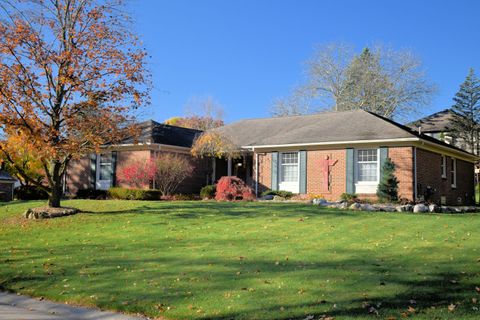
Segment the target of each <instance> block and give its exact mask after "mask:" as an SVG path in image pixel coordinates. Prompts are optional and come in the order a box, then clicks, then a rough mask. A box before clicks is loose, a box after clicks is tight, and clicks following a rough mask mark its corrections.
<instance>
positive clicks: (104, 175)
mask: <svg viewBox="0 0 480 320" xmlns="http://www.w3.org/2000/svg"><path fill="white" fill-rule="evenodd" d="M99 165H100V175H99V180H110V179H111V178H112V155H111V154H105V153H102V154H100V162H99Z"/></svg>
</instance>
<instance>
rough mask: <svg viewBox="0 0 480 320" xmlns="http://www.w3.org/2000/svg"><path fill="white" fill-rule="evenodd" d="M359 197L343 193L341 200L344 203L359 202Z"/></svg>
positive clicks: (354, 194)
mask: <svg viewBox="0 0 480 320" xmlns="http://www.w3.org/2000/svg"><path fill="white" fill-rule="evenodd" d="M357 198H358V196H357V194H356V193H342V195H341V196H340V199H342V200H344V201H355V200H357Z"/></svg>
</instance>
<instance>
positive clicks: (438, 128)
mask: <svg viewBox="0 0 480 320" xmlns="http://www.w3.org/2000/svg"><path fill="white" fill-rule="evenodd" d="M454 116H455V112H454V111H452V109H445V110H443V111H440V112H436V113H434V114H431V115H429V116H426V117H424V118H421V119H418V120H416V121H413V122H411V123H409V124H407V127H409V128H411V129H412V130H416V131H418V132H421V133H423V134H425V135H428V136H431V137H433V138H435V139H438V140H442V141H444V142H446V143H448V144H452V145H454V146H456V147H459V148H460V149H463V150H466V151H468V152H471V153H474V154H479V150H476V148H475V149H474V150H472V148H471V147H470V146H467V145H466V143H465V142H464V141H463V140H462V139H458V138H455V137H454V136H453V134H452V120H453V117H454Z"/></svg>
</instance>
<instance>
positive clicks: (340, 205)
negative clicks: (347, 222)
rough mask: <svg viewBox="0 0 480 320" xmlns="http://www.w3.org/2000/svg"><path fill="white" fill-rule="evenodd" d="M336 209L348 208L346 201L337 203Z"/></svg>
mask: <svg viewBox="0 0 480 320" xmlns="http://www.w3.org/2000/svg"><path fill="white" fill-rule="evenodd" d="M338 209H348V202H342V203H340V204H339V205H338Z"/></svg>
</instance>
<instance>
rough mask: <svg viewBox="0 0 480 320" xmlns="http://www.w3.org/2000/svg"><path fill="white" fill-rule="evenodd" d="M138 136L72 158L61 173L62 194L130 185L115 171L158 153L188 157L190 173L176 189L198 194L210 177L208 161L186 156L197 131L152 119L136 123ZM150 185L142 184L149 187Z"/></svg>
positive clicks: (151, 157)
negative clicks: (191, 166)
mask: <svg viewBox="0 0 480 320" xmlns="http://www.w3.org/2000/svg"><path fill="white" fill-rule="evenodd" d="M139 129H140V130H141V131H140V132H141V133H140V135H139V137H137V138H136V139H135V140H134V139H133V138H130V139H126V140H124V141H123V142H122V143H121V144H118V145H109V146H105V147H103V148H102V149H101V151H100V153H99V154H92V155H90V156H88V157H84V158H82V159H80V160H76V161H72V162H71V164H70V165H69V167H68V169H67V173H66V176H65V193H66V194H70V195H74V194H76V193H77V191H78V190H80V189H96V190H107V189H108V188H110V187H113V186H119V187H133V186H131V185H129V184H128V183H122V182H120V181H119V179H118V178H119V177H118V172H119V171H120V170H121V168H122V167H124V166H128V165H130V164H132V163H134V162H139V161H140V162H141V161H147V160H148V159H153V158H155V157H156V156H157V155H158V154H160V153H165V152H169V153H176V154H181V155H184V156H185V157H188V158H189V159H190V161H191V163H192V164H193V165H194V168H195V170H194V174H193V176H191V177H189V178H187V179H185V180H184V181H183V183H182V184H181V186H180V187H179V188H178V190H177V191H176V192H178V193H188V194H191V193H198V192H199V191H200V188H201V187H203V186H204V185H205V184H206V183H207V180H206V179H207V178H209V177H210V174H209V172H208V170H209V164H210V162H209V161H208V160H207V159H197V158H193V157H192V156H191V155H190V149H191V147H192V143H193V141H194V140H195V138H196V137H197V136H198V135H199V134H200V133H201V131H199V130H194V129H187V128H180V127H175V126H170V125H165V124H160V123H157V122H155V121H152V120H150V121H145V122H142V123H140V124H139ZM152 187H153V185H147V186H144V188H152Z"/></svg>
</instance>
